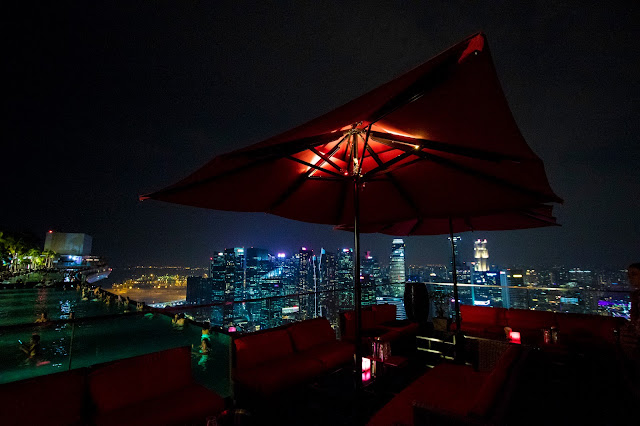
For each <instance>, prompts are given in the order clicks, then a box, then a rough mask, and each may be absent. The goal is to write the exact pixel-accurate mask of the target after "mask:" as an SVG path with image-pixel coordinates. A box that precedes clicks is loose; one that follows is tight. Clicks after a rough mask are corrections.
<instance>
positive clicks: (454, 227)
mask: <svg viewBox="0 0 640 426" xmlns="http://www.w3.org/2000/svg"><path fill="white" fill-rule="evenodd" d="M545 226H560V225H559V224H558V223H557V221H556V218H555V217H554V216H553V206H550V205H540V206H537V207H531V208H528V209H518V210H509V211H503V212H498V213H494V214H481V215H477V216H466V217H452V218H451V228H450V227H449V219H448V218H422V219H419V218H414V219H410V220H404V221H398V222H395V223H389V224H377V225H376V224H369V225H364V226H361V228H360V232H365V233H375V232H377V233H381V234H387V235H394V236H411V235H442V234H449V233H460V232H467V231H504V230H513V229H529V228H541V227H545ZM336 229H339V230H342V231H353V225H352V224H344V225H339V226H336Z"/></svg>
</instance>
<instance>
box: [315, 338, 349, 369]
mask: <svg viewBox="0 0 640 426" xmlns="http://www.w3.org/2000/svg"><path fill="white" fill-rule="evenodd" d="M355 350H356V348H355V346H354V345H353V344H351V343H346V342H339V341H333V342H329V343H325V344H323V345H317V346H314V347H313V348H311V349H310V350H308V351H306V352H304V354H303V355H306V356H309V357H311V358H314V359H317V360H318V361H320V362H321V363H322V365H323V367H324V370H325V371H327V370H332V369H334V368H336V367H338V366H340V365H343V364H347V363H349V362H353V354H354V353H355Z"/></svg>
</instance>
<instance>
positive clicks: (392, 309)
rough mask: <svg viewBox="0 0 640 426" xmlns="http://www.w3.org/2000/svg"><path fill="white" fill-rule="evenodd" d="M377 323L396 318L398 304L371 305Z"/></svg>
mask: <svg viewBox="0 0 640 426" xmlns="http://www.w3.org/2000/svg"><path fill="white" fill-rule="evenodd" d="M371 310H372V312H373V316H374V321H375V323H376V325H379V324H382V323H385V322H388V321H393V320H395V319H396V305H391V304H390V303H385V304H382V305H373V306H372V307H371Z"/></svg>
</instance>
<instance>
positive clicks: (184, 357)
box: [88, 346, 225, 425]
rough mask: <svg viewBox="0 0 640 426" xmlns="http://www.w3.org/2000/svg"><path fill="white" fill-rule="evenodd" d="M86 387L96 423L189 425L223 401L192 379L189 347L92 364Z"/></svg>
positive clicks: (221, 405) (214, 412) (217, 410)
mask: <svg viewBox="0 0 640 426" xmlns="http://www.w3.org/2000/svg"><path fill="white" fill-rule="evenodd" d="M88 387H89V395H90V398H91V401H92V405H93V406H94V408H95V409H94V416H93V421H94V423H95V424H96V425H158V424H163V425H172V424H185V423H191V422H195V421H204V420H205V419H206V418H207V417H209V416H213V415H217V414H219V413H221V412H222V411H223V410H224V406H225V402H224V399H223V398H221V397H220V396H219V395H217V394H216V393H214V392H212V391H210V390H208V389H206V388H205V387H203V386H201V385H199V384H197V383H195V382H194V380H193V378H192V376H191V348H189V347H187V346H185V347H180V348H175V349H169V350H165V351H160V352H155V353H151V354H147V355H141V356H137V357H133V358H127V359H123V360H119V361H115V362H113V363H108V364H104V365H98V366H95V367H92V369H91V371H90V373H89V375H88Z"/></svg>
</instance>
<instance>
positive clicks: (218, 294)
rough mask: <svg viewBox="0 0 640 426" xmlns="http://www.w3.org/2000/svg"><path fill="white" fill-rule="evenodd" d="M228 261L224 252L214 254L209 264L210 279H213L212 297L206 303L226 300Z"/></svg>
mask: <svg viewBox="0 0 640 426" xmlns="http://www.w3.org/2000/svg"><path fill="white" fill-rule="evenodd" d="M226 268H227V267H226V261H225V259H224V253H222V252H219V253H216V254H214V255H213V257H212V258H211V263H210V264H209V280H211V298H210V300H207V301H206V302H204V303H211V302H224V294H225V289H226V287H227V286H226V284H225V281H224V280H225V271H226Z"/></svg>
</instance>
